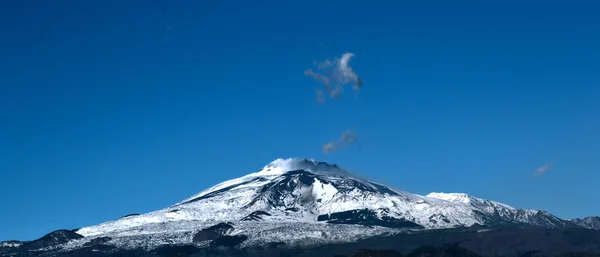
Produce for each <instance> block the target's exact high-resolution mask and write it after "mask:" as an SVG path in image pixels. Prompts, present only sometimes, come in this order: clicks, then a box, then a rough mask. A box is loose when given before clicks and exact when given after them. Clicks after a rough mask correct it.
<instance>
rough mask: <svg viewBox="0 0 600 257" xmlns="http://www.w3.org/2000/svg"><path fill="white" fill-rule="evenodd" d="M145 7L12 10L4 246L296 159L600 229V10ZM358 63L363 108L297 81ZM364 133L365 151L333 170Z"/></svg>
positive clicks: (7, 36) (3, 67) (2, 106)
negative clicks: (347, 137)
mask: <svg viewBox="0 0 600 257" xmlns="http://www.w3.org/2000/svg"><path fill="white" fill-rule="evenodd" d="M151 2H153V1H13V2H12V3H4V4H3V6H2V7H0V20H1V22H0V35H1V36H0V42H1V43H0V118H1V119H0V170H1V172H2V173H1V174H2V176H1V179H0V199H2V202H1V206H2V208H1V209H2V211H0V228H1V229H0V241H2V240H7V239H21V240H26V239H35V238H37V237H40V236H42V235H44V234H45V233H47V232H50V231H52V230H56V229H62V228H69V229H71V228H77V227H81V226H86V225H93V224H97V223H100V222H103V221H108V220H112V219H117V218H119V217H121V216H123V215H126V214H129V213H143V212H148V211H152V210H156V209H160V208H163V207H166V206H168V205H171V204H174V203H176V202H178V201H180V200H182V199H184V198H186V197H188V196H190V195H192V194H195V193H197V192H199V191H201V190H203V189H205V188H207V187H209V186H212V185H213V184H216V183H218V182H221V181H223V180H226V179H231V178H234V177H239V176H242V175H244V174H246V173H250V172H254V171H257V170H258V169H260V168H261V167H262V166H264V165H265V164H267V163H268V162H270V161H272V160H274V159H276V158H278V157H295V156H297V157H309V158H315V159H318V160H322V161H327V162H332V163H337V164H339V165H341V166H343V167H346V168H348V169H350V170H351V171H354V172H356V173H358V174H360V175H364V176H367V177H369V178H371V179H372V180H374V181H378V182H383V183H385V184H388V185H390V186H394V187H396V188H399V189H403V190H406V191H409V192H413V193H419V194H427V193H429V192H431V191H443V192H466V193H469V194H472V195H475V196H479V197H483V198H488V199H493V200H497V201H501V202H504V203H507V204H510V205H513V206H516V207H521V208H534V209H544V210H548V211H550V212H552V213H554V214H556V215H558V216H560V217H565V218H571V217H581V216H589V215H600V204H599V203H600V194H599V193H598V192H599V191H598V181H600V170H599V168H598V166H599V164H598V161H599V160H600V145H599V144H600V133H599V131H600V30H599V29H598V28H600V16H598V13H600V3H598V1H579V2H577V1H571V0H569V1H563V3H559V2H557V1H540V2H545V3H547V4H545V5H540V4H535V3H528V4H523V2H527V1H483V2H485V3H482V1H451V2H452V3H449V1H388V2H378V1H312V0H311V1H211V4H208V2H207V1H188V2H181V1H174V2H177V3H169V4H165V3H160V4H159V3H151ZM156 2H158V1H156ZM212 2H219V3H218V4H215V3H212ZM407 2H420V3H407ZM491 2H495V3H491ZM511 2H512V3H511ZM500 3H502V4H500ZM519 3H521V4H519ZM567 3H569V4H567ZM346 51H349V52H353V53H355V54H356V56H355V58H354V59H353V60H352V65H353V67H354V69H355V71H356V72H357V73H358V74H359V75H361V77H362V78H363V80H364V81H365V86H364V88H363V90H362V92H361V93H360V94H359V95H358V97H357V98H356V99H354V98H353V96H352V95H350V94H346V95H344V96H343V97H342V98H341V99H339V100H338V101H331V100H328V101H326V102H325V103H324V104H322V105H318V104H317V103H316V102H315V89H317V88H319V87H320V85H319V84H317V83H316V82H314V81H313V80H312V79H310V78H308V77H305V76H304V75H303V71H304V70H305V69H307V68H309V67H311V66H312V63H313V61H314V60H323V59H324V58H333V57H336V56H339V55H341V54H342V53H344V52H346ZM350 127H354V128H355V129H356V132H357V133H358V135H359V136H360V139H361V140H362V143H363V147H362V148H361V149H356V148H349V149H345V150H343V151H339V152H334V153H331V154H329V155H324V154H323V153H322V151H321V145H323V144H325V143H326V142H328V141H330V140H333V139H335V138H337V137H338V136H339V135H340V133H341V132H342V131H344V130H345V129H347V128H350ZM546 162H553V164H554V167H553V169H551V170H550V171H549V172H547V173H545V174H544V175H543V176H540V177H538V178H534V177H533V174H534V173H535V170H536V168H538V167H540V166H542V165H544V164H545V163H546Z"/></svg>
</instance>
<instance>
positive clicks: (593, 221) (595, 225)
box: [571, 216, 600, 230]
mask: <svg viewBox="0 0 600 257" xmlns="http://www.w3.org/2000/svg"><path fill="white" fill-rule="evenodd" d="M571 222H573V223H575V224H577V225H579V226H581V227H584V228H588V229H598V230H600V217H598V216H592V217H586V218H580V219H572V220H571Z"/></svg>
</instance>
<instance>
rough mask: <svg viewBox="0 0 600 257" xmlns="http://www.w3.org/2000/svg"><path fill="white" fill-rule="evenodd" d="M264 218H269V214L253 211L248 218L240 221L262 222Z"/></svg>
mask: <svg viewBox="0 0 600 257" xmlns="http://www.w3.org/2000/svg"><path fill="white" fill-rule="evenodd" d="M264 216H271V214H269V213H268V212H266V211H255V212H252V213H250V214H248V216H246V217H244V218H242V220H244V221H250V220H255V221H256V220H262V219H263V217H264Z"/></svg>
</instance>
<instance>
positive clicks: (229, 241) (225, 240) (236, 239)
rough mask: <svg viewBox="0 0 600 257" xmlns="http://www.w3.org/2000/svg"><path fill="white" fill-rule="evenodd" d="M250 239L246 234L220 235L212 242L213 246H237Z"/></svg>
mask: <svg viewBox="0 0 600 257" xmlns="http://www.w3.org/2000/svg"><path fill="white" fill-rule="evenodd" d="M247 239H248V236H246V235H235V236H220V237H218V238H217V239H215V240H213V241H212V242H210V246H211V247H228V248H231V247H235V246H237V245H239V244H241V243H243V242H244V241H246V240H247Z"/></svg>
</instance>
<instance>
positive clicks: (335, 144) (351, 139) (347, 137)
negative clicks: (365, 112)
mask: <svg viewBox="0 0 600 257" xmlns="http://www.w3.org/2000/svg"><path fill="white" fill-rule="evenodd" d="M358 143H359V142H358V136H357V135H356V133H355V132H354V131H352V130H347V131H345V132H344V133H342V135H341V136H340V138H338V139H337V140H335V141H332V142H329V143H327V144H325V145H323V153H325V154H328V153H330V152H333V151H337V150H340V149H343V148H347V147H350V146H352V145H354V144H358Z"/></svg>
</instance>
